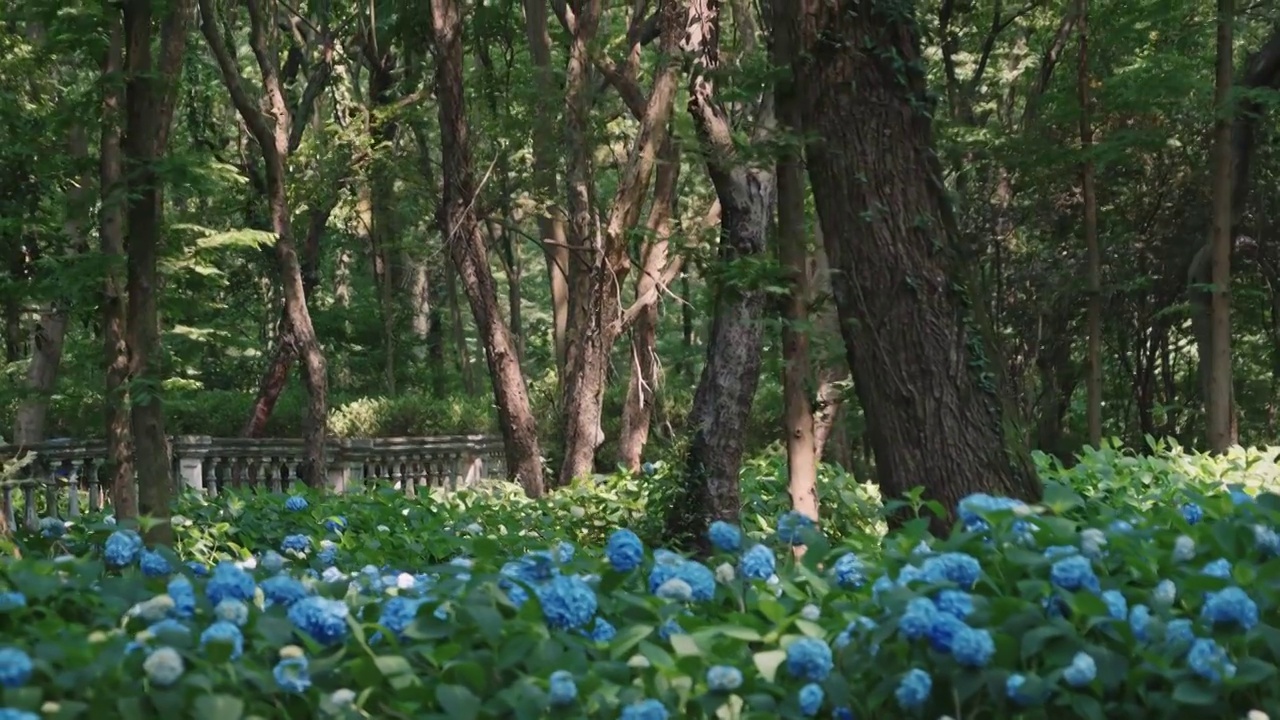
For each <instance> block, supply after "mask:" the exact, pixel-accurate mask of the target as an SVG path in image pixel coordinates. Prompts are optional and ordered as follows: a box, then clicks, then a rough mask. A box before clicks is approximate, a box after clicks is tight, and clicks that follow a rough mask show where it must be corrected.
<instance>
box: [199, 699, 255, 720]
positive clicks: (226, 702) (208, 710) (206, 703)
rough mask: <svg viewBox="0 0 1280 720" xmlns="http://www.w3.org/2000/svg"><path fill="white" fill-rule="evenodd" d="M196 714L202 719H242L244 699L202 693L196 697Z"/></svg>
mask: <svg viewBox="0 0 1280 720" xmlns="http://www.w3.org/2000/svg"><path fill="white" fill-rule="evenodd" d="M194 715H195V716H196V717H198V718H200V720H240V718H242V717H244V701H243V700H241V699H240V698H238V697H233V696H231V695H201V696H200V697H198V698H196V702H195V713H194Z"/></svg>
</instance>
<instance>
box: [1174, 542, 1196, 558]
mask: <svg viewBox="0 0 1280 720" xmlns="http://www.w3.org/2000/svg"><path fill="white" fill-rule="evenodd" d="M1195 556H1196V541H1195V540H1193V539H1192V538H1191V537H1190V536H1188V535H1179V536H1178V539H1177V540H1175V541H1174V543H1173V560H1174V562H1186V561H1188V560H1190V559H1192V558H1194V557H1195Z"/></svg>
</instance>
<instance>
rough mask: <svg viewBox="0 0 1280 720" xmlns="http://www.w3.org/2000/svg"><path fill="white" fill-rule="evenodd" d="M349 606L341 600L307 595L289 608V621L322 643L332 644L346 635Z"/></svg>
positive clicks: (349, 612)
mask: <svg viewBox="0 0 1280 720" xmlns="http://www.w3.org/2000/svg"><path fill="white" fill-rule="evenodd" d="M350 614H351V610H350V608H348V607H347V604H346V603H344V602H342V601H341V600H330V599H328V598H322V597H316V596H312V597H307V598H303V599H301V600H299V601H297V602H295V603H294V604H293V605H292V606H291V607H290V608H289V613H288V617H289V621H290V622H292V623H293V626H294V627H296V628H298V629H299V630H301V631H302V632H304V633H306V634H308V635H310V636H311V637H312V638H314V639H315V641H316V642H318V643H320V644H322V645H334V644H336V643H338V642H341V641H342V640H344V639H346V637H347V631H348V628H347V616H348V615H350Z"/></svg>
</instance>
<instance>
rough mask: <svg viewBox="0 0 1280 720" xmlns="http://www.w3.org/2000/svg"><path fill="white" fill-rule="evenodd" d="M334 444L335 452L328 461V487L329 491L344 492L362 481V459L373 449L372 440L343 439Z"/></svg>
mask: <svg viewBox="0 0 1280 720" xmlns="http://www.w3.org/2000/svg"><path fill="white" fill-rule="evenodd" d="M336 445H337V452H335V453H334V456H333V458H332V459H331V461H330V462H329V475H328V487H329V491H330V492H335V493H344V492H347V490H349V489H352V488H356V487H359V486H360V485H362V484H363V483H364V461H365V459H366V458H368V457H369V453H370V452H372V450H373V441H372V440H370V439H367V438H355V439H343V440H339V441H338V442H337V443H336Z"/></svg>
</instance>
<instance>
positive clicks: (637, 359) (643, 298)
mask: <svg viewBox="0 0 1280 720" xmlns="http://www.w3.org/2000/svg"><path fill="white" fill-rule="evenodd" d="M679 179H680V149H679V145H677V144H676V141H675V138H673V137H672V136H671V135H669V134H668V136H667V139H666V141H665V142H664V143H663V145H662V149H661V150H660V151H659V164H658V171H657V177H656V178H655V179H654V184H653V205H652V206H650V208H649V219H648V221H647V222H646V223H645V228H646V230H647V231H648V232H649V233H650V239H649V241H648V243H646V245H645V250H644V258H643V261H642V262H643V267H642V268H641V271H640V274H639V275H638V276H637V277H636V302H637V303H642V305H641V306H640V307H639V308H638V309H637V310H636V312H635V322H634V324H633V325H632V327H631V379H630V381H629V382H628V385H627V399H626V402H625V403H624V404H623V406H622V430H621V434H620V436H619V438H618V461H619V462H620V463H621V464H622V466H623V467H625V468H627V469H628V470H631V471H632V472H635V471H636V470H639V469H640V465H641V459H642V458H643V455H644V447H645V444H646V443H648V441H649V424H650V422H651V421H652V419H653V403H654V399H655V397H656V388H657V385H658V354H657V340H658V338H657V332H658V293H659V292H660V290H661V286H662V285H665V284H666V283H667V282H669V277H670V276H672V275H673V274H674V271H675V270H678V269H679V265H680V258H679V257H675V258H669V257H668V255H669V253H668V249H669V240H670V237H671V215H672V211H673V209H674V206H675V202H676V191H677V190H678V189H679Z"/></svg>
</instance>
